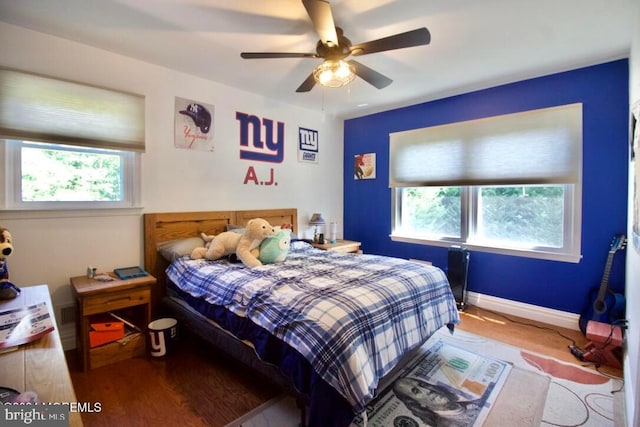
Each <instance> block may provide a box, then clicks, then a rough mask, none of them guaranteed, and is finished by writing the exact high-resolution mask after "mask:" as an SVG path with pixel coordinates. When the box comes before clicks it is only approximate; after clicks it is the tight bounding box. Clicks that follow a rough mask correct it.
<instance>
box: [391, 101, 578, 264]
mask: <svg viewBox="0 0 640 427" xmlns="http://www.w3.org/2000/svg"><path fill="white" fill-rule="evenodd" d="M581 113H582V109H581V106H580V105H579V104H573V105H570V106H563V107H555V108H550V109H543V110H535V111H531V112H526V113H518V114H513V115H507V116H500V117H494V118H490V119H481V120H474V121H469V122H461V123H455V124H452V125H445V126H436V127H433V128H425V129H418V130H413V131H408V132H400V133H396V134H392V135H391V136H390V186H391V187H392V188H393V227H392V235H391V237H392V239H393V240H397V241H405V242H414V243H423V244H431V245H440V246H450V245H452V244H457V245H464V246H466V247H469V248H471V249H477V250H483V251H488V252H497V253H505V254H514V255H521V256H529V257H534V258H544V259H554V260H563V261H570V262H578V261H579V260H580V226H581V213H580V206H581V169H582V161H581V160H582V154H581V153H582V150H581V146H582V133H581V132H582V120H581V117H582V114H581Z"/></svg>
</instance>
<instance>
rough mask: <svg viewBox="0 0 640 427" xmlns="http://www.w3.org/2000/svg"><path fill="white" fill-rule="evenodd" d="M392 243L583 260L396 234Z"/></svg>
mask: <svg viewBox="0 0 640 427" xmlns="http://www.w3.org/2000/svg"><path fill="white" fill-rule="evenodd" d="M389 237H390V238H391V240H392V241H394V242H403V243H413V244H417V245H425V246H440V247H447V248H448V247H451V246H463V247H465V248H467V249H469V250H471V251H478V252H487V253H493V254H500V255H510V256H519V257H525V258H536V259H544V260H549V261H561V262H570V263H574V264H577V263H579V262H580V260H581V259H582V255H580V254H577V255H574V254H564V253H555V252H543V251H531V250H526V249H508V248H497V247H492V246H483V245H478V244H472V243H466V242H456V241H453V240H452V241H445V240H429V239H421V238H415V237H407V236H400V235H396V234H391V235H389Z"/></svg>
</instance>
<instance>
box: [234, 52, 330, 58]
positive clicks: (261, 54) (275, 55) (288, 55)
mask: <svg viewBox="0 0 640 427" xmlns="http://www.w3.org/2000/svg"><path fill="white" fill-rule="evenodd" d="M240 56H241V57H243V58H244V59H263V58H318V55H317V54H315V53H294V52H242V53H241V54H240Z"/></svg>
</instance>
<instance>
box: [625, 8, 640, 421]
mask: <svg viewBox="0 0 640 427" xmlns="http://www.w3.org/2000/svg"><path fill="white" fill-rule="evenodd" d="M635 6H636V10H635V12H633V13H634V16H636V20H635V22H640V5H638V4H636V5H635ZM629 67H630V70H629V71H630V72H629V75H630V82H629V100H630V101H631V103H633V102H640V26H636V28H635V33H634V36H633V42H632V46H631V59H630V61H629ZM639 124H640V123H639ZM634 163H635V167H636V168H639V167H640V153H636V160H635V162H634ZM633 175H634V169H633V168H629V228H628V231H627V235H628V236H629V237H630V239H629V245H628V247H627V265H626V271H627V278H626V292H625V293H626V299H627V319H628V320H629V329H628V330H627V331H626V340H627V352H626V357H625V366H624V376H625V402H626V410H627V425H629V426H640V366H639V363H640V360H639V359H640V356H639V355H640V242H639V245H638V246H637V247H634V243H633V238H632V236H633V235H632V226H633V214H632V208H633V197H634V179H633ZM636 185H638V186H640V182H638V183H636ZM638 191H640V188H638Z"/></svg>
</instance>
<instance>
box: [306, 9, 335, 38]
mask: <svg viewBox="0 0 640 427" xmlns="http://www.w3.org/2000/svg"><path fill="white" fill-rule="evenodd" d="M302 4H303V5H304V8H305V9H307V14H308V15H309V18H311V22H313V26H314V28H315V29H316V33H318V36H320V41H321V42H322V43H323V44H325V45H326V44H331V45H333V46H337V45H338V34H337V33H336V25H335V23H334V22H333V14H332V13H331V5H330V4H329V2H328V1H325V0H302Z"/></svg>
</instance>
